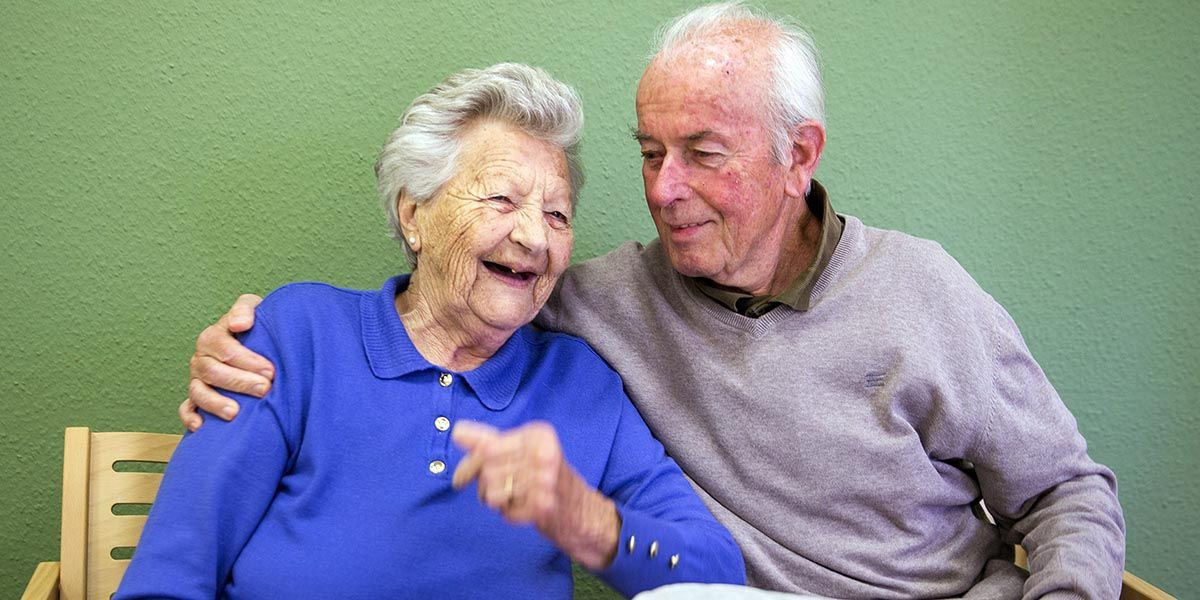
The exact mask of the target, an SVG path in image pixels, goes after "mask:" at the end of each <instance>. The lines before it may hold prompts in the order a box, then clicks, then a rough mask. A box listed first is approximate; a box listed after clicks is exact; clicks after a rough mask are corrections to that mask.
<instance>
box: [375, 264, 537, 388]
mask: <svg viewBox="0 0 1200 600" xmlns="http://www.w3.org/2000/svg"><path fill="white" fill-rule="evenodd" d="M410 277H411V275H408V274H405V275H397V276H395V277H392V278H391V279H388V280H387V281H386V282H384V284H383V287H382V288H380V289H379V290H378V291H375V292H369V293H366V294H364V295H363V296H362V299H361V300H359V313H360V315H361V322H362V339H363V350H364V351H365V352H366V354H367V362H368V363H370V365H371V372H372V373H374V374H375V376H376V377H379V378H380V379H396V378H400V377H403V376H405V375H408V374H409V373H416V372H418V371H425V370H433V371H438V372H452V371H448V370H447V369H443V368H442V367H439V366H437V365H434V364H431V363H430V362H429V361H427V360H425V357H424V356H421V353H420V352H419V351H417V348H416V346H414V345H413V343H412V339H410V338H409V337H408V331H407V330H405V329H404V323H403V322H402V321H401V320H400V314H399V313H397V312H396V294H397V293H399V292H401V291H404V290H405V289H407V288H408V282H409V278H410ZM528 328H529V326H528V325H526V326H524V327H521V328H520V329H518V330H516V331H515V332H513V335H512V337H510V338H508V341H506V342H504V345H503V346H501V347H500V349H499V350H497V351H496V353H495V354H494V355H492V357H491V358H489V359H488V360H487V361H485V362H484V363H483V364H482V365H479V366H478V367H476V368H475V369H473V370H470V371H465V372H461V373H459V372H453V373H454V374H455V375H456V376H458V377H461V378H462V379H464V380H465V381H466V382H467V385H469V386H470V387H471V389H472V390H474V391H475V394H476V395H477V396H478V397H479V401H480V402H481V403H483V405H484V406H486V407H488V408H490V409H492V410H503V409H504V408H506V407H507V406H508V405H509V404H510V403H512V399H513V395H514V394H516V391H517V386H518V385H520V383H521V375H522V373H523V372H524V369H522V368H520V363H521V362H522V361H523V360H524V358H525V356H526V354H527V351H526V350H525V349H526V348H528V343H527V340H526V339H525V337H526V336H527V335H529V332H528Z"/></svg>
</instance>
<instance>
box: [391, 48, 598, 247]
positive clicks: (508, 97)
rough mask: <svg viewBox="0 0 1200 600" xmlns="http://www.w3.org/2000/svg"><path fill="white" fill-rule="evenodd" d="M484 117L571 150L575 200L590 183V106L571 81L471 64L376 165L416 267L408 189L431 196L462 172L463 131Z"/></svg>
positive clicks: (424, 98) (403, 125)
mask: <svg viewBox="0 0 1200 600" xmlns="http://www.w3.org/2000/svg"><path fill="white" fill-rule="evenodd" d="M482 120H496V121H499V122H502V123H505V124H508V125H511V126H513V127H516V128H517V129H520V130H521V131H524V132H525V133H527V134H529V135H530V136H532V137H534V138H537V139H539V140H543V141H546V142H549V143H551V144H554V145H556V146H558V147H559V148H562V149H563V152H564V153H565V154H566V157H567V168H568V170H569V172H570V178H571V205H572V206H574V204H575V201H576V199H577V198H578V197H579V188H581V187H583V166H582V164H580V161H579V143H580V140H581V138H582V136H583V108H582V107H581V105H580V102H579V96H578V95H576V93H575V90H573V89H571V86H569V85H567V84H565V83H562V82H561V81H558V80H556V79H554V78H553V77H551V76H550V75H549V74H548V73H546V72H545V71H543V70H542V69H539V68H537V67H531V66H529V65H522V64H517V63H500V64H496V65H492V66H490V67H488V68H486V69H464V70H462V71H459V72H457V73H454V74H453V75H450V76H449V77H447V78H446V79H445V80H443V81H442V82H441V83H439V84H437V85H435V86H434V87H433V89H431V90H429V91H428V92H426V93H424V94H421V95H420V96H417V99H416V100H413V102H412V104H411V105H409V107H408V109H407V110H405V111H404V114H403V115H402V116H401V117H400V127H398V128H397V129H396V131H394V132H392V135H391V136H390V137H389V138H388V141H387V143H386V144H384V146H383V150H382V151H381V152H380V153H379V160H377V161H376V162H375V181H376V187H377V188H378V190H379V198H380V201H381V202H382V203H383V210H384V212H386V213H387V218H388V224H389V225H390V226H391V235H392V237H393V238H395V239H396V240H398V241H399V242H400V243H401V244H402V245H403V246H404V253H405V255H407V256H408V260H409V262H410V263H411V264H412V266H413V268H414V269H416V267H417V255H416V253H415V252H413V249H412V247H411V246H410V245H409V243H408V240H407V239H405V237H404V231H403V230H402V229H401V227H400V215H399V213H398V212H397V208H396V200H397V198H398V197H399V195H400V193H401V192H403V193H404V194H406V195H408V196H409V197H410V198H412V199H414V200H415V201H416V202H417V203H424V202H428V201H429V200H431V199H432V198H433V197H434V195H436V194H437V192H438V190H440V189H441V188H442V186H443V185H445V184H446V182H448V181H450V179H451V178H452V177H453V176H454V173H455V172H456V171H457V170H458V155H459V152H460V151H461V150H462V135H463V134H464V133H465V132H466V131H467V130H468V129H469V128H470V126H471V125H472V124H474V123H476V122H478V121H482Z"/></svg>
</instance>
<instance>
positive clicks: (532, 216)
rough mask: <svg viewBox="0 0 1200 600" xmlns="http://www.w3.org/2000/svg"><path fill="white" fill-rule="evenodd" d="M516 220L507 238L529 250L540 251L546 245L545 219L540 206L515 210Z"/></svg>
mask: <svg viewBox="0 0 1200 600" xmlns="http://www.w3.org/2000/svg"><path fill="white" fill-rule="evenodd" d="M517 213H518V214H517V217H516V219H517V221H516V223H513V228H512V231H511V232H509V234H508V235H509V238H510V239H512V241H514V242H516V243H518V244H520V245H522V246H524V247H526V248H528V249H529V250H530V251H531V252H542V251H544V250H545V249H546V246H547V243H548V242H547V237H546V228H547V227H549V225H547V224H546V219H545V218H544V216H543V215H542V211H541V209H540V208H538V209H534V208H533V207H530V208H527V209H524V210H520V211H517Z"/></svg>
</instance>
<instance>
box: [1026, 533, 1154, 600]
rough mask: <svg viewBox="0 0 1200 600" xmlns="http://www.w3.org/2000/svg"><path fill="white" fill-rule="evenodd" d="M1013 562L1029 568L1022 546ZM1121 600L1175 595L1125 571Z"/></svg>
mask: <svg viewBox="0 0 1200 600" xmlns="http://www.w3.org/2000/svg"><path fill="white" fill-rule="evenodd" d="M1013 562H1015V563H1017V566H1018V567H1021V568H1022V569H1026V570H1028V569H1029V558H1028V557H1027V556H1026V555H1025V549H1024V548H1022V547H1020V546H1017V547H1016V557H1015V560H1014V561H1013ZM1121 600H1175V596H1172V595H1170V594H1168V593H1166V592H1164V591H1162V590H1160V589H1158V588H1157V587H1154V584H1152V583H1149V582H1147V581H1146V580H1145V579H1142V578H1141V577H1138V576H1137V575H1134V574H1133V573H1130V572H1129V571H1125V573H1124V575H1122V576H1121Z"/></svg>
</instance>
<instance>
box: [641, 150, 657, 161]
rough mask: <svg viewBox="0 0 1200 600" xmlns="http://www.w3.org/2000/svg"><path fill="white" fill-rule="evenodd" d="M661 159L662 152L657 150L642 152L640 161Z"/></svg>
mask: <svg viewBox="0 0 1200 600" xmlns="http://www.w3.org/2000/svg"><path fill="white" fill-rule="evenodd" d="M660 158H662V152H659V151H657V150H642V160H647V161H655V160H658V159H660Z"/></svg>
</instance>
